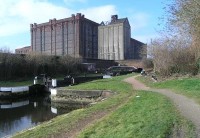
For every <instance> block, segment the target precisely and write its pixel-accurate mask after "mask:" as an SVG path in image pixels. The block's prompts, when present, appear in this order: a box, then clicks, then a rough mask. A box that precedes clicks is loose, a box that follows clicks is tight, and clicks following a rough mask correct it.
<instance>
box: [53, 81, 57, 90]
mask: <svg viewBox="0 0 200 138" xmlns="http://www.w3.org/2000/svg"><path fill="white" fill-rule="evenodd" d="M52 86H53V88H55V87H57V80H56V79H52Z"/></svg>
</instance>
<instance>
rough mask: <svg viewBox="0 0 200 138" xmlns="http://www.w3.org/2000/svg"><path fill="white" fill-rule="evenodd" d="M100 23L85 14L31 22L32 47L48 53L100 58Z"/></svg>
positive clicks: (34, 50)
mask: <svg viewBox="0 0 200 138" xmlns="http://www.w3.org/2000/svg"><path fill="white" fill-rule="evenodd" d="M98 25H99V24H98V23H95V22H93V21H91V20H89V19H86V18H85V17H84V15H81V14H80V13H77V14H76V15H74V14H72V16H71V17H70V18H65V19H61V20H56V19H53V20H49V22H47V23H42V24H36V23H34V24H31V49H32V51H33V52H40V53H42V54H48V55H58V56H61V55H62V56H63V55H69V56H72V57H77V58H79V57H82V58H94V59H97V58H98Z"/></svg>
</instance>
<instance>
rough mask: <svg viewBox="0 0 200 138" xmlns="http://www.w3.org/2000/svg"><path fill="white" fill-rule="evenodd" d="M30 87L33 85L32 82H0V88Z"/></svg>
mask: <svg viewBox="0 0 200 138" xmlns="http://www.w3.org/2000/svg"><path fill="white" fill-rule="evenodd" d="M30 85H33V80H26V81H21V80H15V81H0V87H15V86H30Z"/></svg>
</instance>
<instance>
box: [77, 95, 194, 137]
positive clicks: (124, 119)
mask: <svg viewBox="0 0 200 138" xmlns="http://www.w3.org/2000/svg"><path fill="white" fill-rule="evenodd" d="M137 95H138V96H140V97H138V98H136V97H135V96H132V97H131V98H130V100H129V101H128V102H127V103H125V104H124V105H122V106H121V107H120V108H119V109H117V110H116V111H115V112H113V113H112V114H110V115H109V116H107V117H106V118H104V119H102V120H100V121H99V122H97V123H96V124H93V125H91V126H90V127H88V128H87V129H86V130H85V131H83V132H82V133H81V134H80V135H79V137H80V138H86V137H87V138H88V137H91V138H92V137H99V138H100V137H107V138H110V137H115V138H116V137H118V138H122V137H133V138H147V137H152V138H156V137H160V138H165V137H169V136H171V137H177V136H178V133H181V132H180V130H179V128H180V125H182V126H184V127H182V130H181V131H183V132H186V135H185V137H187V138H189V137H193V136H194V135H193V132H192V131H193V128H192V125H188V124H186V122H184V121H183V120H182V119H181V118H180V116H179V115H178V114H177V112H176V110H175V109H174V106H173V105H172V103H171V102H170V101H169V100H168V99H167V98H165V97H164V96H162V95H159V94H156V93H149V92H145V91H139V92H138V93H137Z"/></svg>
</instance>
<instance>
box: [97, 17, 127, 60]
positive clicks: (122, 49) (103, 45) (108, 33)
mask: <svg viewBox="0 0 200 138" xmlns="http://www.w3.org/2000/svg"><path fill="white" fill-rule="evenodd" d="M130 28H131V27H130V24H129V21H128V19H127V18H123V19H118V16H117V15H112V16H111V22H109V23H108V24H104V23H103V22H102V23H101V25H100V26H99V27H98V37H99V38H98V49H99V51H98V53H99V54H98V58H99V59H107V60H124V59H126V58H128V57H129V54H130V53H129V49H130V37H131V31H130Z"/></svg>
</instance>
